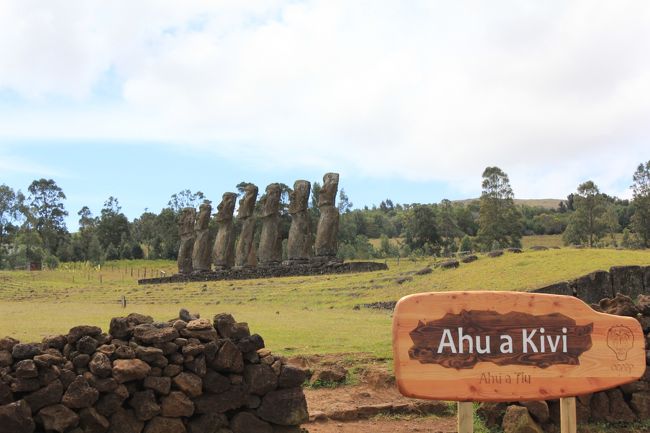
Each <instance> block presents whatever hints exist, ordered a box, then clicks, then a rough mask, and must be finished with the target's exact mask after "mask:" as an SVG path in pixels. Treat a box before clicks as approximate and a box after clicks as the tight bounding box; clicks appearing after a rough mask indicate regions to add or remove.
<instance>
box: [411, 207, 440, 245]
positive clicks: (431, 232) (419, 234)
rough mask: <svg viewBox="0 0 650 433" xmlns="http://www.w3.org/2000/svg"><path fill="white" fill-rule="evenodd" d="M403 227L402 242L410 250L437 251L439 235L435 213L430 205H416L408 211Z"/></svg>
mask: <svg viewBox="0 0 650 433" xmlns="http://www.w3.org/2000/svg"><path fill="white" fill-rule="evenodd" d="M404 226H405V236H404V238H405V239H404V241H405V242H406V244H407V245H408V246H409V248H411V249H412V250H415V249H424V248H425V246H426V247H427V249H430V250H432V252H433V250H437V249H439V248H438V247H439V245H440V235H439V233H438V227H437V222H436V212H435V211H434V210H433V207H431V206H430V205H421V204H416V205H413V206H412V207H411V209H409V211H408V213H407V216H406V222H405V224H404Z"/></svg>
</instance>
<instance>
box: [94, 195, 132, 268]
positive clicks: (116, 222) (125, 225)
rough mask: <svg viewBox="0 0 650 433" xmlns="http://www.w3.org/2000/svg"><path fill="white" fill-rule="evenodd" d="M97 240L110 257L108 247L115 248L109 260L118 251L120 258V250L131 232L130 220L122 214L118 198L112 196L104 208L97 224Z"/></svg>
mask: <svg viewBox="0 0 650 433" xmlns="http://www.w3.org/2000/svg"><path fill="white" fill-rule="evenodd" d="M96 232H97V238H98V239H99V242H100V244H101V245H102V248H103V250H104V251H105V252H106V254H107V256H108V252H109V251H108V247H109V246H110V245H112V246H113V249H112V250H111V257H107V258H108V259H109V260H111V259H113V257H114V256H115V255H116V254H114V251H118V253H117V256H118V258H119V248H120V245H121V244H122V239H123V237H126V239H129V238H130V232H129V220H128V218H127V217H126V215H124V214H123V213H122V207H121V206H120V203H119V201H118V199H117V198H115V197H113V196H110V197H109V198H108V199H107V200H106V201H105V202H104V207H103V208H102V211H101V216H100V217H99V221H98V222H97V229H96Z"/></svg>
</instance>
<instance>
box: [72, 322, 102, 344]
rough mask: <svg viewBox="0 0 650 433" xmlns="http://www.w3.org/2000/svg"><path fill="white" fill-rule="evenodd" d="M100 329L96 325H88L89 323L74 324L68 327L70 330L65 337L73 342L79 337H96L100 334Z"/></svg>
mask: <svg viewBox="0 0 650 433" xmlns="http://www.w3.org/2000/svg"><path fill="white" fill-rule="evenodd" d="M101 333H102V330H101V329H100V328H98V327H97V326H89V325H81V326H75V327H74V328H72V329H70V332H68V335H67V339H68V343H70V344H73V343H76V342H77V341H79V339H80V338H81V337H85V336H88V337H98V336H99V335H101Z"/></svg>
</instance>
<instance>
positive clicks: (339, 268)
mask: <svg viewBox="0 0 650 433" xmlns="http://www.w3.org/2000/svg"><path fill="white" fill-rule="evenodd" d="M387 269H388V266H387V265H386V264H385V263H379V262H342V263H341V262H329V263H326V264H323V265H314V264H292V265H291V266H284V265H283V266H268V267H265V266H257V267H241V268H230V269H224V270H218V271H212V272H193V273H191V274H175V275H172V276H169V277H160V278H145V279H140V280H138V284H164V283H183V282H191V281H219V280H251V279H256V278H275V277H299V276H309V275H324V274H347V273H354V272H375V271H384V270H387Z"/></svg>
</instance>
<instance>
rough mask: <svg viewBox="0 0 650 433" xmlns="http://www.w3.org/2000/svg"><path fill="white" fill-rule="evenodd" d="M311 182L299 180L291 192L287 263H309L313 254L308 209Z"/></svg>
mask: <svg viewBox="0 0 650 433" xmlns="http://www.w3.org/2000/svg"><path fill="white" fill-rule="evenodd" d="M310 192H311V184H310V183H309V182H307V181H306V180H297V181H295V182H294V184H293V191H291V193H290V194H289V214H291V228H290V229H289V239H288V241H287V259H288V260H287V264H297V263H308V262H309V258H310V257H311V255H312V238H311V236H312V233H311V221H310V219H309V213H308V211H307V207H308V203H309V193H310Z"/></svg>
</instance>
